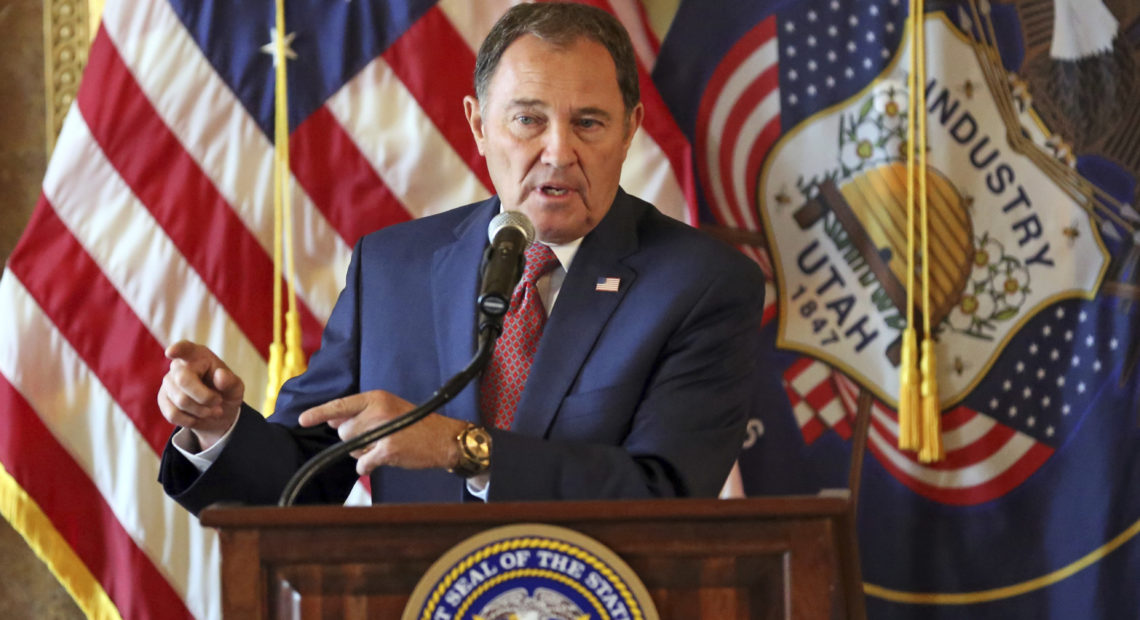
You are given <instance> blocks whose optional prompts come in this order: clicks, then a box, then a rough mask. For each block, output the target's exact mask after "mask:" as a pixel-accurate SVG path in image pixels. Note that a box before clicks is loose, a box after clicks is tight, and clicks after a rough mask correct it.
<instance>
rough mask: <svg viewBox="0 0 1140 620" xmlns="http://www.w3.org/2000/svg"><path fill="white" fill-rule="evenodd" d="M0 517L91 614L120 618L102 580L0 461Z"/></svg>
mask: <svg viewBox="0 0 1140 620" xmlns="http://www.w3.org/2000/svg"><path fill="white" fill-rule="evenodd" d="M0 517H3V518H4V520H5V521H7V522H8V523H10V524H12V527H13V528H15V530H16V531H17V532H19V533H20V535H21V536H23V537H24V540H25V541H26V542H27V543H28V546H29V547H31V549H32V551H33V552H34V553H35V554H36V556H37V557H39V558H40V560H42V561H43V563H44V564H45V565H47V567H48V569H49V570H51V572H52V574H53V575H55V578H56V579H57V580H58V581H59V583H60V585H62V586H63V587H64V589H65V590H67V593H68V594H70V595H71V598H73V599H74V600H75V604H76V605H78V606H79V609H80V610H81V611H82V612H83V615H85V616H87V617H88V618H95V619H97V620H120V619H121V618H122V615H120V614H119V610H118V608H117V607H115V603H114V602H112V601H111V597H110V596H109V595H108V594H107V591H106V590H104V589H103V584H101V583H99V580H98V579H96V578H95V575H93V574H91V570H90V569H88V568H87V564H85V563H84V562H83V560H82V559H81V558H80V557H79V556H78V555H76V553H75V549H74V548H73V547H72V546H71V543H69V542H68V541H67V539H65V538H64V537H63V535H62V534H60V533H59V530H57V529H56V527H55V525H54V524H53V523H52V522H51V519H49V518H48V516H47V515H46V514H44V511H43V510H42V509H41V508H40V506H39V504H37V503H36V501H35V500H34V499H32V498H31V496H29V495H28V493H27V492H26V491H25V490H24V488H23V487H21V486H20V483H19V482H17V481H16V479H15V478H13V477H12V475H11V474H9V473H8V470H6V469H5V468H4V466H3V464H0Z"/></svg>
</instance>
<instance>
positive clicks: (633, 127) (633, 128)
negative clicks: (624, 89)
mask: <svg viewBox="0 0 1140 620" xmlns="http://www.w3.org/2000/svg"><path fill="white" fill-rule="evenodd" d="M643 120H645V105H644V104H642V103H641V102H640V101H638V102H637V105H635V106H633V110H631V111H630V113H629V117H628V118H627V120H626V132H627V133H626V136H625V149H626V151H629V145H630V144H632V143H633V134H635V133H637V130H638V128H639V127H641V121H643Z"/></svg>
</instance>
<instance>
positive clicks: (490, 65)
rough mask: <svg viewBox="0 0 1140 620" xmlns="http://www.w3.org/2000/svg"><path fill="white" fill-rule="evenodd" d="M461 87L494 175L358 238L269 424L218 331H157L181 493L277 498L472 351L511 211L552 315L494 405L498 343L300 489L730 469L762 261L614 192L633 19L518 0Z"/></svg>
mask: <svg viewBox="0 0 1140 620" xmlns="http://www.w3.org/2000/svg"><path fill="white" fill-rule="evenodd" d="M475 83H476V95H475V97H467V98H466V99H465V100H464V102H463V103H464V109H465V111H466V114H467V118H468V121H469V123H470V126H471V131H472V134H473V136H474V138H475V141H476V143H477V144H478V147H479V150H480V152H481V153H482V154H483V155H484V157H486V159H487V165H488V169H489V171H490V174H491V179H492V181H493V183H494V185H495V189H496V191H497V192H498V194H497V195H496V196H493V197H492V198H490V199H488V200H486V201H483V202H481V203H476V204H473V205H467V206H465V207H460V208H457V209H454V210H451V211H447V212H445V213H442V214H440V215H436V216H432V217H427V218H423V219H420V220H416V221H413V222H409V223H406V224H401V225H398V226H392V227H389V228H386V229H384V230H381V231H379V232H376V233H373V234H371V235H368V236H366V237H365V238H363V239H362V240H361V241H360V242H359V243H358V244H357V246H356V248H355V250H354V253H353V260H352V263H351V265H350V267H349V271H348V275H347V281H346V284H345V288H344V291H343V292H342V293H341V296H340V298H339V300H338V301H337V304H336V307H335V309H334V311H333V314H332V316H331V317H330V318H329V322H328V325H327V326H326V328H325V333H324V337H323V341H322V344H321V349H320V350H319V351H318V352H317V353H316V354H314V356H313V359H312V360H311V361H310V365H309V369H308V370H307V371H306V372H305V373H304V374H303V375H301V376H300V377H297V378H295V379H292V380H290V381H289V382H287V383H286V384H285V386H284V387H283V388H282V392H281V395H280V396H279V398H278V401H277V407H276V411H275V413H274V415H273V416H272V417H270V418H269V420H268V421H266V420H264V419H263V418H262V416H261V415H259V414H258V413H257V412H256V411H253V410H252V409H251V408H249V407H248V406H247V405H244V404H243V403H242V394H243V387H242V382H241V380H240V379H239V378H238V377H236V376H235V375H234V374H233V373H232V372H230V371H229V369H228V368H227V367H226V366H225V364H224V362H222V360H220V359H218V358H217V357H216V356H215V355H214V354H213V353H211V352H210V351H209V350H208V349H206V348H204V347H201V346H199V345H195V344H192V343H187V342H180V343H177V344H175V345H172V346H171V347H170V349H169V350H168V353H167V354H168V356H169V357H170V358H171V366H170V371H169V372H168V373H167V375H166V377H165V379H164V381H163V387H162V388H161V390H160V392H159V395H158V402H159V406H160V408H161V409H162V411H163V413H164V415H165V416H166V417H167V419H168V420H170V421H171V422H172V423H173V424H176V425H178V426H180V427H182V428H181V429H179V430H178V431H176V433H175V435H174V437H173V438H172V442H171V444H170V445H168V446H167V449H166V451H165V452H164V455H163V463H162V470H161V473H160V479H161V481H162V482H163V484H164V487H165V489H166V491H167V493H169V494H170V495H171V496H172V497H174V498H175V499H176V500H177V501H179V502H180V503H182V504H183V505H184V506H186V507H187V508H188V509H190V510H191V511H194V512H197V511H198V510H200V509H201V508H203V507H205V506H206V505H208V504H210V503H213V502H215V501H222V500H230V501H242V502H247V503H273V502H275V501H276V499H277V497H278V495H279V494H280V492H281V490H282V488H283V487H284V485H285V483H286V481H287V480H288V479H289V477H290V476H291V475H292V474H293V473H294V472H296V470H297V469H298V468H299V467H300V466H301V464H302V463H304V462H305V461H306V460H307V459H308V458H310V457H311V456H312V455H313V454H315V453H316V452H318V451H319V450H321V449H322V448H324V447H326V446H328V445H331V444H332V443H334V442H335V441H337V440H338V439H348V438H352V437H356V436H358V435H360V434H361V433H363V432H365V431H367V430H368V429H371V428H374V427H376V426H377V425H379V424H381V423H383V422H384V421H387V420H390V419H392V418H394V417H396V416H397V415H399V414H401V413H404V412H406V411H408V410H410V409H411V408H412V404H411V402H409V400H410V401H423V400H425V399H427V398H428V397H429V396H430V395H431V394H432V393H433V392H434V391H435V389H437V388H438V387H439V386H440V385H441V384H442V383H443V382H444V381H445V380H446V379H447V378H448V377H450V376H452V375H453V374H455V373H456V372H458V371H459V370H460V369H461V368H462V367H463V366H464V365H465V364H466V363H467V361H468V360H469V359H470V358H471V357H472V355H473V354H474V352H475V343H476V312H475V308H474V300H475V298H476V296H477V290H478V286H479V277H480V275H479V265H480V258H481V256H482V253H483V251H484V248H485V247H486V244H487V237H486V230H487V225H488V222H489V221H490V220H491V218H492V217H494V216H495V215H496V214H498V213H499V212H500V211H514V210H517V211H521V212H523V213H524V214H526V215H527V216H528V217H529V219H530V220H531V221H532V222H533V223H534V226H535V229H536V231H537V237H538V241H539V243H540V244H542V245H544V246H546V247H548V248H549V249H550V250H551V251H552V254H553V257H550V263H551V264H552V265H554V267H553V271H552V272H551V273H549V274H547V275H544V276H542V278H541V279H539V280H538V282H537V285H536V291H537V294H538V297H539V298H540V299H541V302H540V303H541V305H540V306H537V307H538V308H540V311H543V312H545V317H546V318H545V327H544V328H542V331H541V338H540V339H539V340H538V341H537V342H538V344H537V350H536V351H534V353H533V363H532V366H531V367H530V370H529V374H527V375H526V376H525V388H522V394H521V398H520V399H519V400H518V401H517V404H515V403H514V402H512V403H511V405H510V406H509V411H508V414H507V415H505V416H504V415H503V414H502V411H501V410H500V409H501V407H502V403H503V402H504V401H503V398H504V397H501V396H500V394H501V393H503V392H502V390H504V389H505V388H504V387H503V386H502V384H501V383H500V382H499V380H500V379H501V377H502V376H503V373H502V372H501V369H502V364H503V363H504V362H503V361H502V359H503V358H502V357H499V359H498V360H497V361H496V360H493V361H492V367H495V366H496V364H499V366H498V369H495V370H490V371H486V372H485V376H484V377H483V380H482V382H480V383H479V384H478V385H475V384H473V385H471V386H468V387H467V388H466V389H465V390H464V391H463V392H461V393H460V394H459V395H458V397H457V398H456V399H455V400H453V401H452V402H451V403H449V404H447V405H446V406H445V407H443V408H441V409H440V410H439V411H437V412H434V413H432V414H430V415H428V416H427V417H426V418H424V419H423V420H421V421H420V422H418V423H416V424H415V425H413V426H411V427H408V428H406V429H404V430H402V431H400V432H398V433H395V434H393V435H391V436H389V437H387V438H385V439H382V440H380V441H378V442H376V443H374V444H372V445H370V446H368V447H367V448H365V449H363V450H361V451H358V452H356V453H353V455H352V456H353V457H354V458H355V467H354V464H353V463H352V462H351V461H348V460H346V461H345V462H344V463H343V464H339V465H337V466H334V467H331V468H329V470H328V471H326V472H324V473H323V474H321V475H320V476H318V477H317V478H316V479H315V480H314V482H313V483H312V484H310V485H309V486H307V487H306V488H305V489H303V490H302V492H301V495H300V496H299V501H304V502H340V501H343V500H344V498H345V497H346V495H347V493H348V491H349V489H350V488H351V486H352V484H353V481H354V480H355V478H356V476H357V475H362V474H369V475H370V476H371V480H372V493H373V499H374V501H377V502H382V501H461V500H463V499H471V498H472V497H473V496H474V497H480V498H482V499H484V500H491V501H500V500H537V499H590V498H620V497H672V496H711V495H715V494H716V492H717V491H718V490H719V489H720V487H721V485H722V483H723V482H724V480H725V477H726V476H727V474H728V471H729V469H730V467H731V465H732V462H733V460H734V458H735V457H736V455H737V453H738V451H739V449H740V446H741V442H742V439H743V436H744V430H745V422H746V419H747V416H748V413H749V410H750V407H751V406H752V405H753V402H752V398H751V396H752V389H751V386H750V385H749V382H748V378H749V376H750V373H751V368H752V356H753V353H754V347H755V342H756V335H757V332H758V329H759V318H760V315H761V309H762V303H763V279H762V276H761V275H760V272H759V269H757V268H756V266H755V265H753V264H752V263H751V262H750V261H748V260H746V259H745V258H743V257H742V256H741V255H740V254H738V253H737V252H735V251H734V250H732V249H731V248H729V247H727V246H724V245H723V244H721V243H719V242H717V241H715V240H712V239H710V238H708V237H707V236H705V235H704V234H702V233H700V232H698V231H696V230H694V229H691V228H689V227H687V226H685V225H683V224H680V223H678V222H675V221H673V220H671V219H670V218H668V217H666V216H664V215H662V214H661V213H659V212H658V211H657V210H656V209H655V208H654V207H653V206H651V205H649V204H648V203H645V202H643V201H641V200H639V199H637V198H634V197H632V196H629V195H628V194H626V193H625V192H623V191H622V190H621V189H620V188H619V186H618V180H619V178H620V175H621V167H622V163H623V162H624V159H625V156H626V152H627V150H628V148H629V145H630V142H631V140H632V139H633V135H634V132H635V131H636V130H637V128H638V127H639V126H640V124H641V120H642V117H643V115H644V107H643V106H642V104H641V103H640V100H639V93H638V88H637V68H636V62H635V59H634V56H633V51H632V46H631V45H630V42H629V38H628V35H627V34H626V33H625V31H624V29H623V28H622V27H621V25H620V24H619V23H618V22H617V21H616V20H615V19H613V18H612V17H611V16H609V15H608V14H606V13H605V12H603V11H600V10H597V9H593V8H590V7H586V6H583V5H569V4H568V5H560V4H548V3H538V4H524V5H519V6H516V7H514V8H512V9H511V10H510V11H508V12H507V14H506V15H505V16H504V17H503V18H502V19H501V20H500V21H499V22H498V23H497V24H496V25H495V27H494V28H493V29H492V31H491V33H490V34H489V35H488V37H487V40H486V41H484V43H483V45H482V46H481V48H480V50H479V55H478V59H477V64H476V74H475ZM536 249H541V250H542V251H543V252H545V251H546V248H536ZM554 258H556V259H557V260H554ZM522 286H523V285H521V284H520V287H522ZM520 290H521V289H520ZM520 296H521V294H520V293H518V292H516V297H520ZM520 303H523V302H518V301H517V300H512V305H511V310H510V313H509V314H508V316H507V318H506V321H507V323H508V327H507V329H508V331H509V330H510V329H511V328H510V326H509V323H510V322H511V321H512V316H511V315H512V314H514V313H516V312H517V311H520V310H519V307H518V306H519V304H520ZM536 303H537V302H536ZM540 323H541V321H540ZM499 347H500V348H504V345H503V342H502V341H500V343H499ZM500 355H506V353H504V352H502V351H496V356H500ZM520 387H521V386H520ZM507 400H509V399H507Z"/></svg>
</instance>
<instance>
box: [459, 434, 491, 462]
mask: <svg viewBox="0 0 1140 620" xmlns="http://www.w3.org/2000/svg"><path fill="white" fill-rule="evenodd" d="M463 447H464V449H465V450H466V451H467V455H468V456H469V457H470V458H471V459H473V460H475V461H477V462H478V463H479V464H480V465H483V466H486V465H487V463H488V462H489V460H490V458H491V436H490V435H489V434H488V433H487V431H485V430H483V429H481V428H478V427H475V428H471V429H468V430H467V432H466V433H464V435H463Z"/></svg>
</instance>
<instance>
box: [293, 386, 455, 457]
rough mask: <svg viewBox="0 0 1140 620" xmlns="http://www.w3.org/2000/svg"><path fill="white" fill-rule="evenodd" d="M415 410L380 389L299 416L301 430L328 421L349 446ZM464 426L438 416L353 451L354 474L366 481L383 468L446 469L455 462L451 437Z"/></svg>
mask: <svg viewBox="0 0 1140 620" xmlns="http://www.w3.org/2000/svg"><path fill="white" fill-rule="evenodd" d="M413 408H414V405H412V403H410V402H408V401H406V400H404V399H403V398H400V397H399V396H396V395H395V394H392V393H391V392H385V391H383V390H373V391H371V392H364V393H362V394H353V395H352V396H346V397H344V398H338V399H336V400H331V401H329V402H327V403H325V404H323V405H320V406H317V407H313V408H312V409H309V410H307V411H305V412H304V413H302V414H301V417H300V423H301V426H316V425H317V424H320V423H322V422H327V423H328V425H329V426H331V427H333V428H335V429H336V431H337V434H338V435H340V438H341V440H344V441H348V440H350V439H353V438H354V437H357V436H359V435H362V434H364V433H365V432H367V431H369V430H371V429H373V428H376V427H377V426H380V425H381V424H383V423H385V422H387V421H389V420H392V419H394V418H396V417H398V416H400V415H402V414H404V413H406V412H408V411H411V410H412V409H413ZM466 427H467V423H466V422H464V421H462V420H456V419H454V418H449V417H446V416H442V415H439V414H438V413H431V414H428V416H427V417H425V418H424V419H422V420H420V421H419V422H416V423H415V424H413V425H411V426H409V427H407V428H404V429H403V430H400V431H399V432H396V433H394V434H392V435H389V436H387V437H385V438H383V439H381V440H379V441H377V442H375V443H373V444H371V445H369V446H367V447H365V448H364V449H362V450H357V451H355V452H352V453H351V454H352V457H353V458H355V459H356V471H357V473H359V474H360V475H362V476H364V475H367V474H368V473H369V472H371V471H372V470H373V469H375V468H377V467H379V466H381V465H390V466H392V467H401V468H404V469H430V468H450V467H454V466H455V464H456V463H458V462H459V448H458V446H457V445H456V442H455V437H456V436H457V435H459V433H460V432H462V431H463V429H464V428H466Z"/></svg>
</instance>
